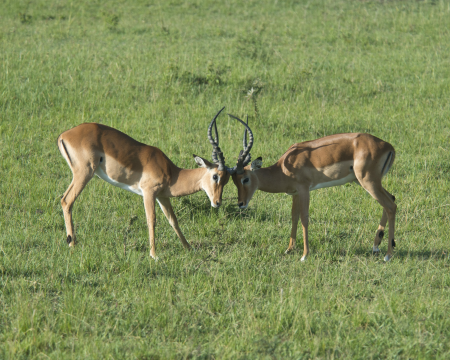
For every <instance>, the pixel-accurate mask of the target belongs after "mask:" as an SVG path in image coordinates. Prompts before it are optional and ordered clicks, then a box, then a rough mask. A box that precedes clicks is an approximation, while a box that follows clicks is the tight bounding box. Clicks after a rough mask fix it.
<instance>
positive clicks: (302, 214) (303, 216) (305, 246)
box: [300, 189, 309, 261]
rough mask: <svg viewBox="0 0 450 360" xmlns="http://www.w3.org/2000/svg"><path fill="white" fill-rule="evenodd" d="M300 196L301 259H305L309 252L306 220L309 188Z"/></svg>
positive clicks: (307, 219) (307, 218)
mask: <svg viewBox="0 0 450 360" xmlns="http://www.w3.org/2000/svg"><path fill="white" fill-rule="evenodd" d="M301 195H302V196H301V198H300V221H301V222H302V227H303V256H302V259H301V260H302V261H305V260H306V257H307V256H308V254H309V244H308V221H309V189H307V190H305V191H303V192H302V193H301Z"/></svg>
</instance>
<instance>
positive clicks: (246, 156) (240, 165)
mask: <svg viewBox="0 0 450 360" xmlns="http://www.w3.org/2000/svg"><path fill="white" fill-rule="evenodd" d="M228 116H230V117H232V118H233V119H235V120H237V121H239V122H240V123H241V124H242V125H244V126H245V130H244V139H243V145H244V150H241V151H240V152H239V157H238V161H237V163H236V166H235V167H233V168H232V169H228V172H229V173H230V174H234V173H237V174H242V173H243V172H244V167H245V166H246V165H247V164H248V163H249V162H250V161H251V160H252V157H251V155H250V150H251V149H252V146H253V133H252V130H251V129H250V128H249V127H248V125H247V124H248V116H247V124H246V123H245V122H243V121H242V120H241V119H239V118H238V117H236V116H234V115H231V114H228ZM247 132H248V141H249V143H248V145H247Z"/></svg>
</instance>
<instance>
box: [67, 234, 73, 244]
mask: <svg viewBox="0 0 450 360" xmlns="http://www.w3.org/2000/svg"><path fill="white" fill-rule="evenodd" d="M71 242H72V236H70V235H67V243H68V244H70V243H71Z"/></svg>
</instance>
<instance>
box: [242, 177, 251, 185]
mask: <svg viewBox="0 0 450 360" xmlns="http://www.w3.org/2000/svg"><path fill="white" fill-rule="evenodd" d="M249 181H250V179H249V178H245V179H244V180H242V183H243V184H246V183H248V182H249Z"/></svg>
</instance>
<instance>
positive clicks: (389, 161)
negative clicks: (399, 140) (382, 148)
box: [381, 151, 395, 176]
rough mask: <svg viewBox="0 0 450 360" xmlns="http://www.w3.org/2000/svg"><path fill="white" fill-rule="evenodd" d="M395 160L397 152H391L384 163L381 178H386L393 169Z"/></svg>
mask: <svg viewBox="0 0 450 360" xmlns="http://www.w3.org/2000/svg"><path fill="white" fill-rule="evenodd" d="M394 159H395V152H394V151H389V154H388V156H387V158H386V161H385V162H384V165H383V169H382V170H381V174H382V175H381V176H385V175H386V174H387V173H388V171H389V170H390V169H391V166H392V164H393V163H394Z"/></svg>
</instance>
